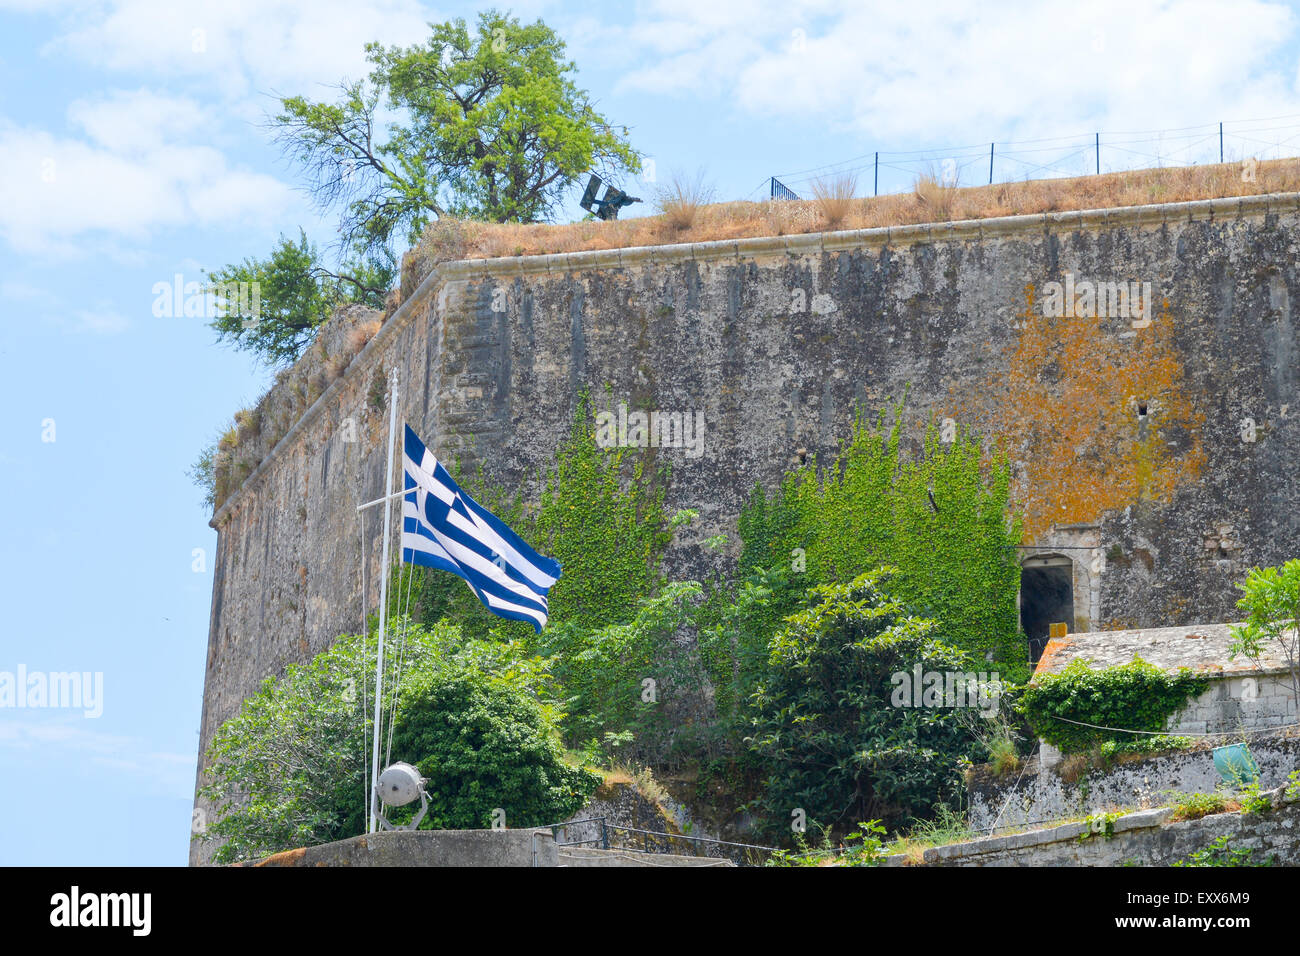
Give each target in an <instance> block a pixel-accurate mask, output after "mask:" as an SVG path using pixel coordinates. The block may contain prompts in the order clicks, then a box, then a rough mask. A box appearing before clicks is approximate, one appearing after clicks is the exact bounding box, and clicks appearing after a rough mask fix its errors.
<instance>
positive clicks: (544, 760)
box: [393, 668, 601, 830]
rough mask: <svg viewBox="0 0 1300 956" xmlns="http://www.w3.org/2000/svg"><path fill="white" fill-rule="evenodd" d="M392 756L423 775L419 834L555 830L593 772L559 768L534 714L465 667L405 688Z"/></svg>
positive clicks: (585, 792) (538, 710) (586, 792)
mask: <svg viewBox="0 0 1300 956" xmlns="http://www.w3.org/2000/svg"><path fill="white" fill-rule="evenodd" d="M403 698H404V702H403V705H402V707H401V711H400V713H399V715H398V720H397V727H396V732H395V733H394V735H393V753H394V754H395V755H397V754H400V755H402V756H403V757H404V758H406V759H408V760H410V761H411V762H413V763H414V764H415V765H416V766H417V767H419V768H420V772H421V773H422V774H423V775H424V776H425V777H427V778H428V780H429V782H428V786H427V789H428V792H429V796H430V802H429V813H428V815H427V816H426V817H425V818H424V820H423V821H422V822H421V824H420V828H421V829H426V830H427V829H446V830H469V829H480V828H483V827H488V826H491V825H492V823H493V819H492V816H493V812H494V811H495V810H497V809H500V810H502V811H504V821H505V825H506V826H510V827H532V826H543V825H545V824H548V823H558V822H560V821H561V820H564V819H565V818H567V817H569V816H572V815H573V814H574V813H575V812H576V811H577V810H579V809H580V808H581V807H582V805H583V804H584V803H586V801H587V798H588V797H589V796H590V795H591V793H592V791H593V790H595V789H596V787H597V786H599V785H600V781H601V778H600V775H599V774H596V773H593V772H592V771H590V770H584V769H580V768H577V767H571V766H569V765H568V764H566V763H565V762H564V752H563V749H562V748H561V747H560V743H559V735H558V734H557V732H556V728H555V726H554V724H553V722H552V721H551V720H550V719H549V717H548V715H547V714H546V713H545V711H544V709H543V707H542V706H541V705H540V704H539V703H538V702H537V701H536V700H533V699H532V698H531V697H529V696H528V695H527V694H526V693H523V692H521V689H520V688H519V687H517V686H513V685H512V684H511V683H510V682H507V681H503V680H500V679H498V678H496V677H494V676H493V675H491V674H488V673H485V672H483V671H479V670H473V669H467V668H466V669H440V670H436V671H433V672H430V673H426V674H421V675H420V676H419V677H417V678H416V679H415V680H414V681H413V682H412V683H411V684H410V685H409V687H408V688H407V691H406V693H405V694H404V695H403Z"/></svg>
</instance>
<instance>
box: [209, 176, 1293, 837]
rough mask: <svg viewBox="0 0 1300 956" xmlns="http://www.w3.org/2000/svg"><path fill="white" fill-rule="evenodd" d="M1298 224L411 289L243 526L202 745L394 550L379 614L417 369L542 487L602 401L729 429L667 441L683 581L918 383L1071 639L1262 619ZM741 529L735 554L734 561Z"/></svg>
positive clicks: (1284, 456) (1062, 234)
mask: <svg viewBox="0 0 1300 956" xmlns="http://www.w3.org/2000/svg"><path fill="white" fill-rule="evenodd" d="M1298 224H1300V196H1297V195H1295V194H1287V195H1272V196H1259V197H1249V198H1244V199H1235V198H1234V199H1227V200H1212V201H1202V202H1191V203H1180V204H1172V205H1158V206H1144V207H1135V208H1126V209H1113V210H1103V211H1096V212H1082V213H1079V212H1071V213H1057V214H1048V215H1034V216H1017V217H1009V218H1002V219H989V220H981V221H973V222H960V223H944V224H939V225H922V226H906V227H900V228H882V229H871V230H862V231H854V232H837V233H822V234H815V235H799V236H790V237H772V238H763V239H743V240H735V241H721V242H710V243H703V244H691V245H666V246H658V247H647V248H635V249H621V250H608V251H599V252H585V253H576V254H560V255H550V256H531V257H522V258H503V259H494V260H477V261H464V262H450V263H441V264H438V265H436V266H434V267H432V269H431V270H430V271H428V272H427V274H425V275H420V274H418V271H417V272H415V273H411V274H408V275H407V276H405V277H404V282H403V285H404V288H405V290H406V292H407V294H406V296H405V299H404V301H403V302H402V304H401V305H400V307H399V308H398V309H397V311H396V313H395V314H393V315H392V316H391V317H390V318H389V319H388V320H387V321H386V322H385V323H384V325H383V326H382V328H381V329H380V331H379V332H378V333H377V334H376V335H375V336H374V337H373V338H372V339H371V340H370V342H369V344H368V345H367V346H366V347H365V349H364V350H363V351H362V352H361V353H360V354H359V355H358V356H357V357H356V358H355V359H354V360H352V362H351V364H350V365H349V366H348V368H347V370H346V371H345V372H344V373H343V374H342V376H341V377H339V378H337V379H336V380H334V381H333V382H332V383H331V384H329V385H328V387H324V389H323V391H322V392H321V394H319V397H315V396H314V395H313V399H314V400H313V403H312V404H311V406H310V408H309V409H308V410H307V411H306V413H305V414H302V415H301V417H300V418H299V419H298V420H297V421H296V423H294V424H293V425H292V427H291V428H290V429H289V431H288V433H287V434H284V436H283V437H282V438H280V439H279V440H278V443H277V444H276V445H275V447H274V448H272V449H269V450H268V451H266V453H265V455H264V456H263V457H262V458H261V461H260V464H257V466H256V468H255V469H254V470H252V472H251V474H249V475H248V476H247V477H246V478H245V479H244V480H243V482H242V485H241V487H239V488H238V490H236V491H235V492H234V493H233V494H232V495H231V496H230V497H229V498H228V499H227V500H226V501H225V502H224V503H223V504H222V506H221V507H220V508H219V509H218V511H217V513H216V514H215V515H214V517H213V520H212V524H213V526H214V527H215V528H216V529H217V530H218V532H219V544H218V552H217V558H216V562H215V563H216V571H215V580H214V585H213V602H212V617H211V628H210V634H209V647H208V658H207V675H206V690H205V696H204V708H203V721H202V728H201V733H200V737H201V747H202V748H206V746H207V744H208V742H209V740H210V739H211V737H212V734H213V732H214V730H215V729H216V728H217V727H218V726H219V725H220V723H221V722H222V721H224V720H226V719H227V718H229V717H230V716H232V715H233V714H234V713H236V711H237V710H238V707H239V705H240V702H241V701H242V700H243V699H244V698H245V697H246V696H247V695H249V694H250V693H252V692H253V691H255V690H256V688H257V686H258V684H259V682H260V681H261V679H262V678H264V677H266V676H268V675H275V674H277V673H279V672H280V671H281V670H282V669H283V667H284V666H285V665H286V664H288V663H290V662H294V661H302V660H305V659H308V658H310V657H311V656H312V655H313V654H315V653H316V652H318V651H320V650H321V649H322V648H324V647H326V646H328V645H329V643H330V642H331V641H332V640H333V639H334V638H335V637H336V636H337V635H338V634H340V633H342V632H346V631H354V630H356V629H357V628H358V627H359V626H360V618H361V582H362V575H361V555H362V554H363V553H364V555H365V559H366V568H367V571H366V573H367V583H368V587H369V591H370V595H369V602H368V603H369V606H370V607H372V608H373V607H374V604H375V601H376V595H377V588H378V580H377V579H378V568H379V548H380V526H379V521H378V518H377V515H376V513H375V512H374V511H372V512H371V513H370V517H369V518H368V519H367V524H366V526H365V528H362V527H361V526H360V525H359V523H358V516H357V512H356V506H357V504H358V503H359V502H361V501H366V500H369V499H372V498H375V497H377V496H379V495H380V494H381V493H382V490H383V489H382V485H383V478H384V452H385V447H384V446H385V441H386V434H385V428H386V415H385V414H384V412H383V410H382V409H381V408H380V407H378V406H377V404H376V402H375V401H374V400H373V397H374V396H375V395H378V394H381V393H382V392H383V385H384V382H383V377H384V376H385V375H388V374H395V375H396V376H397V377H398V381H399V385H400V389H401V394H400V405H401V414H402V416H403V417H405V418H406V420H408V421H409V422H410V423H411V424H412V426H413V427H414V428H415V429H416V430H417V431H418V432H419V433H420V434H421V435H422V436H423V437H424V438H425V440H426V441H427V442H428V443H429V444H430V446H431V447H432V448H433V449H434V450H435V452H436V453H437V454H438V455H439V456H440V457H443V458H444V459H447V458H455V457H460V458H461V460H462V463H463V464H464V466H465V467H466V468H467V469H470V470H473V469H476V468H477V467H479V466H480V465H481V466H482V468H483V469H484V473H485V476H486V477H487V478H488V479H489V480H490V481H492V482H493V483H495V484H500V485H503V486H506V487H521V488H523V489H524V490H525V493H526V494H527V495H530V496H531V495H535V493H536V491H537V487H538V481H537V479H538V475H539V472H540V469H542V468H543V467H544V466H545V465H546V463H548V462H549V461H550V460H551V459H552V457H553V455H554V452H555V448H556V444H557V442H558V440H559V439H560V437H561V435H562V434H563V433H564V432H565V431H566V430H567V428H568V427H569V425H570V422H571V420H572V413H573V408H574V405H575V402H576V396H577V394H578V392H579V390H581V389H583V388H587V389H590V392H591V395H592V397H593V400H594V402H595V405H596V407H597V409H603V410H610V411H613V412H614V413H615V414H616V415H617V413H618V411H619V405H620V404H625V405H626V406H627V407H628V409H629V410H630V411H636V410H646V411H655V410H657V411H659V412H661V413H681V414H682V415H684V416H685V415H691V416H693V417H692V421H698V420H699V415H700V414H702V420H703V428H704V431H703V444H702V447H699V448H696V449H689V448H665V447H659V448H645V449H643V450H640V451H638V452H637V453H638V454H644V455H647V456H651V457H653V458H654V459H656V460H657V461H667V462H669V463H670V464H671V466H672V482H671V486H670V487H669V490H668V507H669V509H670V512H671V510H672V509H675V508H685V507H689V508H695V509H698V511H699V513H700V520H699V521H697V522H696V523H695V525H694V526H693V527H692V528H691V529H690V530H689V532H688V534H687V535H686V537H685V538H684V539H682V540H681V541H679V542H678V543H677V544H675V545H674V546H673V549H672V550H671V551H670V554H669V559H668V560H669V570H670V572H671V573H672V574H673V575H674V576H676V577H683V576H688V575H696V574H699V573H702V572H703V571H704V570H706V569H708V568H709V567H710V566H718V565H721V564H724V563H725V562H727V561H729V560H732V559H734V556H735V553H736V551H737V550H738V547H739V538H738V536H737V534H736V517H737V514H738V512H739V509H740V505H741V502H742V501H743V499H744V497H745V496H746V494H747V493H748V492H749V490H750V489H751V488H752V487H753V485H754V483H755V482H756V481H761V482H764V483H767V484H769V485H771V484H774V483H775V482H776V481H777V480H778V479H779V477H780V475H781V474H782V472H783V471H784V470H785V469H786V468H787V467H789V466H790V465H791V464H792V463H795V462H797V461H798V460H800V457H801V456H802V457H810V456H814V455H816V456H818V457H819V458H820V459H821V460H823V461H824V460H826V459H827V458H828V457H830V456H831V455H832V454H833V453H834V451H835V449H836V447H837V445H838V443H839V441H840V440H841V439H843V438H844V437H845V436H846V435H847V434H848V431H849V428H850V425H851V421H852V415H853V410H854V408H855V407H857V406H860V407H862V408H864V409H866V410H867V411H868V412H872V413H873V412H874V411H875V410H877V409H879V408H880V407H881V406H882V405H883V404H884V403H886V402H888V401H889V400H890V399H893V398H897V397H899V396H901V395H902V394H903V393H904V390H905V389H906V390H907V391H908V398H907V406H906V421H907V423H908V429H909V431H908V434H909V440H911V441H916V440H918V439H919V438H920V436H921V435H922V433H923V430H924V425H925V423H926V422H927V421H928V420H930V419H931V418H933V419H934V420H935V422H936V423H938V424H940V425H941V426H942V424H943V423H944V420H945V419H952V420H953V422H954V423H960V424H969V425H972V426H974V427H976V428H978V429H979V430H981V431H982V432H983V433H985V434H989V435H999V436H1001V437H1002V440H1003V441H1004V442H1005V447H1006V448H1007V450H1008V452H1009V453H1010V454H1011V456H1012V459H1013V460H1014V462H1015V463H1016V479H1017V488H1016V490H1017V494H1018V495H1019V496H1020V499H1021V500H1022V501H1023V502H1024V505H1025V508H1026V526H1025V544H1026V546H1027V547H1026V548H1025V549H1024V551H1023V553H1024V555H1025V557H1026V558H1027V559H1031V560H1034V559H1036V560H1038V561H1039V563H1043V564H1048V565H1053V566H1055V567H1057V568H1058V569H1059V570H1060V573H1062V574H1064V575H1065V580H1066V581H1067V582H1068V586H1069V587H1070V588H1071V589H1072V597H1073V610H1074V620H1073V622H1072V625H1073V626H1072V627H1071V631H1077V630H1096V629H1116V628H1123V627H1147V626H1154V625H1164V624H1181V623H1194V622H1205V621H1224V620H1235V619H1237V618H1238V617H1239V614H1238V612H1236V610H1235V608H1234V601H1235V598H1236V596H1237V594H1236V592H1235V591H1234V589H1233V586H1232V585H1233V582H1234V581H1237V580H1240V579H1241V577H1242V575H1243V574H1244V572H1245V570H1246V569H1247V568H1249V567H1251V566H1253V565H1267V564H1273V563H1278V562H1280V561H1282V560H1285V559H1287V558H1291V557H1296V556H1297V551H1298V550H1300V548H1298V542H1300V479H1297V476H1296V473H1297V462H1300V424H1298V422H1297V419H1300V394H1298V393H1297V371H1298V370H1297V354H1298V353H1297V341H1296V334H1297V328H1296V318H1295V315H1294V313H1293V308H1292V300H1293V299H1294V298H1295V297H1296V296H1297V295H1300V285H1298V284H1297V246H1296V237H1297V225H1298ZM1053 283H1056V285H1053ZM1121 284H1122V285H1123V286H1124V287H1125V288H1127V289H1130V290H1134V289H1135V290H1136V291H1137V295H1135V296H1134V297H1132V299H1131V300H1130V301H1128V302H1121V301H1119V300H1118V299H1114V298H1112V297H1111V293H1114V292H1117V291H1118V290H1119V288H1120V287H1121ZM1134 284H1136V285H1134ZM1087 289H1091V290H1092V291H1093V292H1101V293H1102V297H1101V298H1102V300H1103V301H1102V305H1101V307H1100V308H1099V307H1098V306H1097V302H1096V296H1094V298H1093V301H1092V302H1091V303H1089V301H1088V300H1087V297H1086V295H1085V294H1084V290H1087ZM1146 289H1149V295H1148V296H1147V298H1148V300H1149V308H1148V309H1146V310H1145V312H1143V311H1142V310H1141V309H1140V308H1133V307H1134V306H1139V307H1140V306H1141V300H1142V296H1143V292H1144V291H1145V290H1146ZM1064 290H1070V291H1072V292H1073V295H1074V297H1075V298H1074V302H1073V304H1074V306H1076V307H1075V308H1070V307H1069V304H1066V305H1065V306H1064V307H1063V306H1062V299H1063V295H1062V293H1063V291H1064ZM1126 306H1127V307H1126ZM1070 312H1073V313H1074V314H1069V313H1070ZM361 318H363V319H364V318H365V317H364V316H362V317H361ZM372 318H377V316H372ZM353 319H355V317H353ZM353 319H349V321H351V320H353ZM280 387H283V388H288V387H289V385H288V384H287V383H286V384H285V385H283V386H280ZM266 401H267V405H268V406H274V405H275V404H276V402H277V401H278V398H277V395H276V393H275V392H274V391H273V393H272V394H271V395H270V396H269V397H268V399H267V400H266ZM697 451H698V452H699V453H698V454H696V452H697ZM720 532H726V533H728V535H729V548H730V551H729V552H727V551H724V552H720V553H715V552H712V551H709V550H707V549H704V548H703V547H702V545H701V542H702V541H703V540H704V539H705V538H707V537H709V536H711V535H714V534H717V533H720ZM200 773H202V760H200ZM197 858H198V857H197V855H196V856H195V859H197Z"/></svg>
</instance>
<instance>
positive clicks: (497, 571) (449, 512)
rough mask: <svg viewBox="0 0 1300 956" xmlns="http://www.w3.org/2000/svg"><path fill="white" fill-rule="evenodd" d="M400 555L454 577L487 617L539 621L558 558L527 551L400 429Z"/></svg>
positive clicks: (408, 428) (539, 627) (543, 621)
mask: <svg viewBox="0 0 1300 956" xmlns="http://www.w3.org/2000/svg"><path fill="white" fill-rule="evenodd" d="M404 450H405V455H406V464H405V471H406V476H405V482H404V484H403V486H402V487H403V488H404V489H405V490H406V491H408V492H409V494H406V495H404V496H403V497H402V560H403V561H405V562H407V563H409V564H419V565H422V566H424V567H426V568H439V569H441V570H443V571H450V572H451V573H452V574H455V575H459V576H460V577H462V578H464V579H465V582H466V583H467V584H468V585H469V586H470V588H471V589H473V591H474V593H475V594H477V595H478V599H479V600H480V601H482V602H483V604H484V606H485V607H486V608H487V609H488V610H489V611H491V612H492V613H493V614H496V615H499V616H501V617H508V618H511V619H513V620H516V621H529V622H531V623H532V625H533V627H535V628H536V629H537V631H538V632H539V633H540V632H541V630H542V628H543V627H545V626H546V617H547V610H548V605H547V599H546V596H547V592H548V591H549V590H550V589H551V586H552V585H553V584H555V582H556V581H557V580H559V577H560V562H558V561H556V560H555V559H554V558H546V557H543V556H542V555H540V554H538V553H537V552H536V551H534V550H533V549H532V548H531V547H529V546H528V544H527V543H526V542H525V541H524V540H523V538H521V537H519V535H517V534H515V533H514V532H513V531H511V530H510V529H509V528H508V527H506V525H505V524H504V523H503V522H502V521H501V519H500V518H498V517H497V516H496V515H494V514H492V513H491V512H490V511H488V510H487V509H486V508H484V507H483V506H482V505H480V504H479V503H478V502H477V501H475V500H474V499H473V498H471V497H470V496H469V495H467V494H466V493H465V492H463V491H462V490H461V489H460V487H459V486H458V485H457V484H456V482H455V481H453V480H452V477H451V475H450V474H448V473H447V469H446V468H444V467H442V465H441V464H440V463H439V461H438V459H437V458H435V457H434V455H433V452H431V451H429V449H427V448H425V447H424V442H422V441H420V439H419V438H418V437H417V436H416V434H415V432H414V431H412V430H411V426H410V425H407V426H406V436H405V439H404Z"/></svg>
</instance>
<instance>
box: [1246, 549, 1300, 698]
mask: <svg viewBox="0 0 1300 956" xmlns="http://www.w3.org/2000/svg"><path fill="white" fill-rule="evenodd" d="M1237 587H1238V588H1240V589H1241V591H1242V592H1243V593H1242V597H1241V599H1240V600H1239V601H1237V607H1239V608H1241V610H1243V611H1245V612H1246V620H1245V622H1244V623H1242V624H1241V625H1240V626H1239V627H1234V628H1233V630H1232V638H1233V642H1232V653H1233V655H1234V656H1235V655H1237V654H1242V655H1244V656H1246V657H1248V658H1249V659H1250V660H1252V661H1254V662H1255V663H1256V665H1259V662H1260V658H1262V657H1263V656H1265V655H1266V654H1268V653H1270V652H1272V653H1273V654H1275V655H1276V656H1277V657H1279V658H1280V659H1281V660H1282V661H1284V662H1285V663H1286V667H1287V671H1288V672H1289V674H1290V677H1291V699H1292V700H1293V701H1300V558H1297V559H1294V560H1291V561H1288V562H1286V563H1285V564H1284V565H1282V566H1281V567H1280V568H1262V569H1261V568H1255V569H1253V570H1252V571H1251V572H1250V574H1249V575H1248V576H1247V577H1246V580H1245V581H1244V582H1242V583H1241V584H1238V585H1237Z"/></svg>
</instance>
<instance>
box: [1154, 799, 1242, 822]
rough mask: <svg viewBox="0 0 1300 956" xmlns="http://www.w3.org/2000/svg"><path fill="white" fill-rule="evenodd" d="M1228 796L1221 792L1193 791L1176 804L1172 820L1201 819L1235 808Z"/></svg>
mask: <svg viewBox="0 0 1300 956" xmlns="http://www.w3.org/2000/svg"><path fill="white" fill-rule="evenodd" d="M1234 809H1236V807H1234V806H1233V805H1232V804H1231V803H1229V801H1228V798H1227V797H1225V796H1224V795H1223V794H1221V793H1193V794H1190V795H1189V796H1187V797H1185V798H1184V799H1182V800H1180V801H1179V802H1178V803H1176V804H1174V812H1173V814H1172V815H1171V816H1170V818H1169V819H1171V820H1199V819H1201V817H1208V816H1212V815H1213V814H1216V813H1227V812H1228V811H1229V810H1234Z"/></svg>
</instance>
